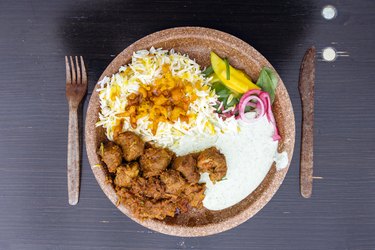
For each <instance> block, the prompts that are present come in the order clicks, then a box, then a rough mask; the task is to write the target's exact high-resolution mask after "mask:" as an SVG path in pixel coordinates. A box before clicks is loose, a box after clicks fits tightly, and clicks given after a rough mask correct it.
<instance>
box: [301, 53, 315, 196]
mask: <svg viewBox="0 0 375 250" xmlns="http://www.w3.org/2000/svg"><path fill="white" fill-rule="evenodd" d="M315 57H316V50H315V47H311V48H309V49H308V50H307V51H306V53H305V56H304V57H303V60H302V63H301V69H300V75H299V83H298V90H299V93H300V96H301V102H302V135H301V154H300V191H301V195H302V196H303V197H304V198H310V197H311V194H312V185H313V162H314V161H313V150H314V84H315Z"/></svg>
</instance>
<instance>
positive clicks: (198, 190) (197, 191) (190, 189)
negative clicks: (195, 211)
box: [185, 184, 206, 208]
mask: <svg viewBox="0 0 375 250" xmlns="http://www.w3.org/2000/svg"><path fill="white" fill-rule="evenodd" d="M205 187H206V185H205V184H193V185H188V186H186V187H185V195H186V197H187V199H188V200H189V204H190V206H192V207H196V208H202V207H203V203H202V201H203V199H204V191H205Z"/></svg>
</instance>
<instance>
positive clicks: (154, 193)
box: [130, 177, 165, 200]
mask: <svg viewBox="0 0 375 250" xmlns="http://www.w3.org/2000/svg"><path fill="white" fill-rule="evenodd" d="M130 190H131V191H132V193H134V194H135V195H136V196H139V197H143V196H144V197H147V198H150V199H154V200H158V199H161V198H165V187H164V185H163V184H162V183H161V181H160V180H159V179H158V178H156V177H150V178H148V179H146V178H143V177H138V178H137V179H135V180H134V181H133V183H132V185H131V187H130Z"/></svg>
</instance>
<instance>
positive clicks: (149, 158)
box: [139, 148, 173, 177]
mask: <svg viewBox="0 0 375 250" xmlns="http://www.w3.org/2000/svg"><path fill="white" fill-rule="evenodd" d="M172 157H173V154H172V153H171V152H169V151H168V150H166V149H163V148H148V149H146V150H145V153H144V154H143V155H141V158H140V159H139V163H140V164H141V169H142V171H143V176H144V177H152V176H157V175H159V174H160V173H161V172H162V171H164V170H165V169H166V168H167V167H168V165H169V163H170V162H171V160H172Z"/></svg>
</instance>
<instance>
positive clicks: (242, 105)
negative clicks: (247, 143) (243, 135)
mask: <svg viewBox="0 0 375 250" xmlns="http://www.w3.org/2000/svg"><path fill="white" fill-rule="evenodd" d="M252 100H255V101H257V103H259V104H260V110H258V109H257V111H259V112H257V115H256V116H255V118H254V119H248V118H246V117H245V108H246V105H247V104H248V103H249V102H250V101H252ZM263 113H264V104H263V102H262V100H261V99H260V98H259V97H258V96H255V95H250V96H247V97H245V98H243V97H242V98H241V100H240V103H239V115H240V117H241V119H242V120H243V121H244V122H246V123H253V122H255V121H256V120H258V119H259V118H260V117H261V114H263Z"/></svg>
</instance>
